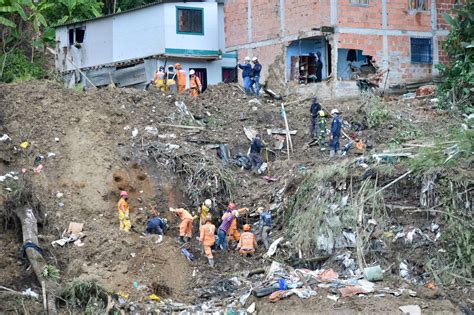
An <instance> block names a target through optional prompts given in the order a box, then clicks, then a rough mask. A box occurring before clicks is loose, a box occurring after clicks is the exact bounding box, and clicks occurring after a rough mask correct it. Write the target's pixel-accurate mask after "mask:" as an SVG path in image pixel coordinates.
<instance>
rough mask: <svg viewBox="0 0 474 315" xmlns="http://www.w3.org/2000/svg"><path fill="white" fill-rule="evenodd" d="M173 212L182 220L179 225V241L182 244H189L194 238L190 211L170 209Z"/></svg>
mask: <svg viewBox="0 0 474 315" xmlns="http://www.w3.org/2000/svg"><path fill="white" fill-rule="evenodd" d="M170 211H171V212H174V213H175V214H176V215H177V216H178V217H179V218H180V219H181V223H180V224H179V240H180V242H181V243H185V242H188V241H189V240H190V239H191V237H192V236H193V216H192V215H191V214H190V213H189V212H188V210H186V209H183V208H178V209H174V208H170Z"/></svg>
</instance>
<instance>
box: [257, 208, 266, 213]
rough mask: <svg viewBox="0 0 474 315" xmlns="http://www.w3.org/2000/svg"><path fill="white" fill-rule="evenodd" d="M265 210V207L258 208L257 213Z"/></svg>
mask: <svg viewBox="0 0 474 315" xmlns="http://www.w3.org/2000/svg"><path fill="white" fill-rule="evenodd" d="M264 210H265V208H264V207H258V208H257V212H258V213H262V212H263V211H264Z"/></svg>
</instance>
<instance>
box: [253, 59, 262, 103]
mask: <svg viewBox="0 0 474 315" xmlns="http://www.w3.org/2000/svg"><path fill="white" fill-rule="evenodd" d="M252 63H253V65H254V66H253V68H252V86H253V85H254V84H255V96H257V97H259V95H260V72H261V71H262V65H261V64H260V63H259V62H258V58H257V57H253V58H252Z"/></svg>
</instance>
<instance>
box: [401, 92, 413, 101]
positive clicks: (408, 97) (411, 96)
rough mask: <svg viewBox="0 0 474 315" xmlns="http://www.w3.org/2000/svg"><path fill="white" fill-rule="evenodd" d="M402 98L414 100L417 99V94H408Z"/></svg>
mask: <svg viewBox="0 0 474 315" xmlns="http://www.w3.org/2000/svg"><path fill="white" fill-rule="evenodd" d="M402 97H403V99H405V100H410V99H414V98H415V97H416V93H406V94H403V96H402Z"/></svg>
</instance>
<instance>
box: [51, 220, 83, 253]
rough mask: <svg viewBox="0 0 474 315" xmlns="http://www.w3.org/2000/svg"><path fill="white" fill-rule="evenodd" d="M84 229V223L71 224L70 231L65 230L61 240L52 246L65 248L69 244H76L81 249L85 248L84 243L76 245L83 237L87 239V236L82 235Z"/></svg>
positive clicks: (54, 242)
mask: <svg viewBox="0 0 474 315" xmlns="http://www.w3.org/2000/svg"><path fill="white" fill-rule="evenodd" d="M83 228H84V223H76V222H71V223H69V227H68V229H67V230H65V231H64V232H63V234H62V235H61V239H59V240H56V241H53V242H51V245H52V246H55V245H59V246H61V247H63V246H64V245H66V244H67V243H71V242H74V244H75V245H76V246H79V247H81V246H83V245H84V243H82V242H77V244H76V241H78V240H79V241H80V240H81V239H82V238H83V237H85V234H84V233H82V229H83Z"/></svg>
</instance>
